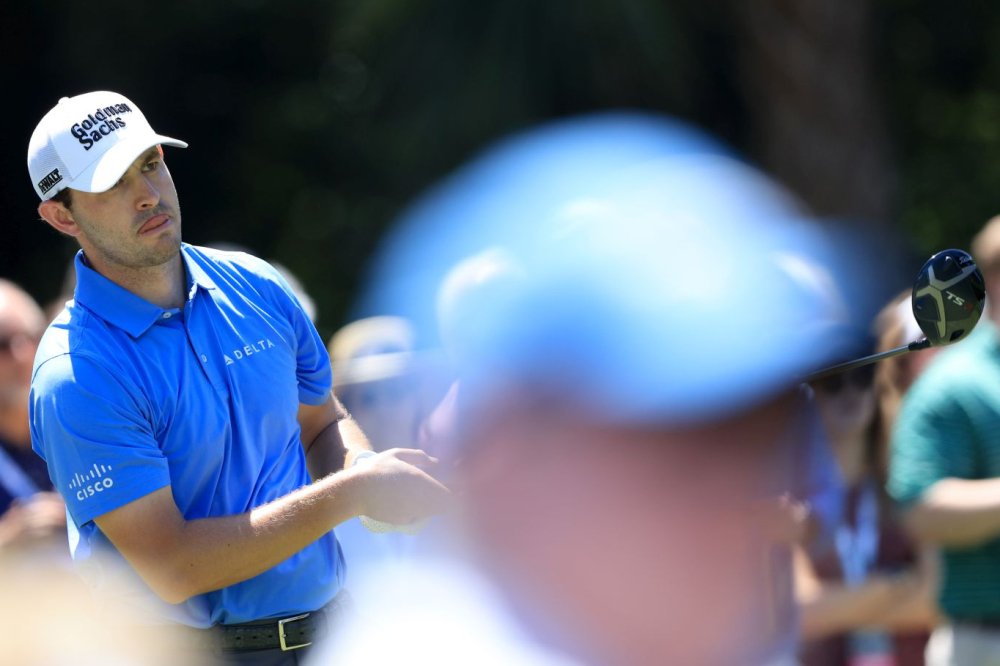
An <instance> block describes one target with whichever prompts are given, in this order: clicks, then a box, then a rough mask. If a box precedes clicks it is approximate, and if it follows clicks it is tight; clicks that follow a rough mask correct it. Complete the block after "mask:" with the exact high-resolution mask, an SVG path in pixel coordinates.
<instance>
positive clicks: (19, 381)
mask: <svg viewBox="0 0 1000 666" xmlns="http://www.w3.org/2000/svg"><path fill="white" fill-rule="evenodd" d="M44 328H45V321H44V319H43V316H42V312H41V310H40V309H39V308H38V306H37V305H36V304H35V303H34V302H33V301H32V300H31V299H30V298H29V297H28V296H27V295H26V294H24V293H22V292H21V291H19V290H16V289H13V288H11V287H9V286H7V285H0V408H6V407H8V406H15V405H19V404H21V403H23V404H25V405H26V404H27V400H28V391H29V389H30V387H31V364H32V362H33V361H34V358H35V349H36V348H37V347H38V340H39V338H40V337H41V334H42V330H43V329H44Z"/></svg>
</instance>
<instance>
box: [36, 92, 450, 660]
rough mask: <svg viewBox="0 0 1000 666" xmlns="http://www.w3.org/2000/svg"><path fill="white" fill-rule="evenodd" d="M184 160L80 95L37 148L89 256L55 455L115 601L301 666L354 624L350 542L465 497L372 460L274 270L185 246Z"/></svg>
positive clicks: (163, 141) (187, 640)
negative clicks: (316, 644)
mask: <svg viewBox="0 0 1000 666" xmlns="http://www.w3.org/2000/svg"><path fill="white" fill-rule="evenodd" d="M164 145H167V146H177V147H186V144H185V143H183V142H181V141H178V140H176V139H172V138H169V137H166V136H161V135H159V134H157V133H155V132H154V131H153V130H152V128H151V127H150V125H149V123H148V122H147V121H146V119H145V117H144V116H143V114H142V113H141V112H140V110H139V108H138V107H137V106H136V105H135V104H134V103H133V102H131V101H130V100H128V99H126V98H125V97H123V96H122V95H119V94H116V93H113V92H91V93H87V94H83V95H79V96H77V97H72V98H63V99H62V100H60V102H59V103H58V104H57V105H56V106H55V107H54V108H53V109H52V110H51V111H49V113H47V114H46V115H45V116H44V117H43V118H42V120H41V122H40V123H39V124H38V126H37V127H36V128H35V131H34V134H33V135H32V137H31V142H30V145H29V149H28V171H29V173H30V175H31V180H32V183H33V184H34V187H35V191H36V193H37V194H38V196H39V197H40V198H41V200H42V202H41V205H40V206H39V208H38V210H39V214H40V215H41V217H42V218H43V219H44V220H45V221H46V222H47V223H48V224H50V225H52V227H54V228H55V229H57V230H58V231H60V232H62V233H64V234H66V235H68V236H72V237H73V238H75V239H76V240H77V241H78V242H79V244H80V247H81V251H80V252H79V253H78V254H77V256H76V274H77V288H76V292H75V296H74V299H73V300H72V301H69V302H68V303H67V304H66V308H65V309H64V310H63V312H62V313H61V314H60V315H59V316H58V317H57V318H56V319H55V320H54V321H53V322H52V324H51V325H50V326H49V328H48V330H47V331H46V333H45V335H44V337H43V339H42V342H41V344H40V346H39V349H38V353H37V356H36V359H35V364H34V370H33V376H32V390H31V398H30V400H31V405H30V406H31V428H32V440H33V446H34V448H35V450H36V451H37V452H38V453H39V454H40V455H41V456H42V457H43V458H44V459H45V460H46V462H47V464H48V469H49V475H50V476H51V478H52V481H53V483H54V484H55V487H56V488H57V489H58V490H59V492H60V493H61V494H62V495H63V497H64V498H65V500H66V504H67V508H68V512H69V517H70V521H69V525H68V530H69V542H70V548H71V551H72V556H73V558H74V560H75V561H76V564H77V565H78V568H79V570H80V571H81V572H82V573H83V575H84V576H85V577H86V578H87V579H88V581H90V582H91V583H92V585H93V586H94V588H95V589H96V590H97V591H98V592H101V593H103V594H105V595H108V596H112V597H117V598H118V599H119V600H121V601H123V602H126V603H128V604H131V605H132V606H133V607H134V613H133V616H134V617H136V618H137V621H138V622H140V623H143V624H162V625H173V628H165V629H164V631H173V632H175V633H176V635H177V636H178V641H179V643H178V645H184V646H194V647H203V648H205V649H206V650H212V651H214V652H215V653H216V654H217V655H219V658H220V659H221V660H223V661H226V663H254V664H272V663H273V664H284V663H289V664H291V663H296V660H297V659H299V658H300V657H301V652H299V653H298V654H296V652H297V649H298V648H300V647H302V646H305V645H308V644H309V643H312V642H313V641H314V640H318V639H320V638H322V636H323V634H324V633H325V632H327V631H329V624H330V622H329V618H330V617H334V618H335V617H336V616H337V615H338V614H339V613H340V612H341V611H342V607H343V600H344V595H343V594H341V589H342V586H343V583H344V572H345V567H344V562H343V557H342V555H341V552H340V548H339V546H338V544H337V541H336V538H335V537H334V534H333V532H332V529H333V527H334V526H336V525H338V524H339V523H342V522H344V521H345V520H348V519H350V518H353V517H356V516H359V515H367V516H370V517H372V518H374V519H376V520H382V521H385V522H389V523H395V524H403V523H407V522H410V521H414V520H418V519H421V518H424V517H427V516H429V515H432V514H435V513H438V512H441V511H442V510H443V509H444V508H445V505H446V502H447V499H448V496H449V492H448V490H447V489H446V488H445V487H444V486H442V485H441V484H440V483H438V482H437V481H436V480H435V479H434V478H433V477H432V476H430V475H429V474H428V472H429V471H431V469H432V468H433V466H434V463H435V462H436V461H435V460H434V459H432V458H430V457H429V456H427V455H426V454H424V453H422V452H420V451H416V450H402V449H391V450H388V451H385V452H383V453H379V454H377V455H375V454H372V453H366V454H365V455H364V456H363V457H366V458H367V460H365V463H366V464H364V465H358V466H354V465H353V463H354V461H355V458H356V456H358V454H359V453H362V452H367V451H369V450H370V447H369V445H368V442H367V441H366V439H365V437H364V435H363V434H362V432H361V430H360V429H359V428H358V427H357V425H356V424H355V423H354V422H353V421H352V420H351V418H350V417H349V415H348V414H347V413H346V411H345V410H344V408H343V407H342V406H341V405H340V403H339V402H338V401H337V400H336V399H334V398H333V397H332V395H331V390H330V388H331V372H330V364H329V358H328V356H327V352H326V350H325V347H324V345H323V342H322V340H321V339H320V338H319V336H318V335H317V332H316V330H315V328H314V327H313V325H312V324H311V323H310V321H309V319H308V317H307V316H306V315H305V314H304V313H303V311H302V308H301V306H300V304H299V302H298V301H297V299H296V298H295V296H294V295H293V293H292V291H291V289H290V288H289V286H288V284H287V283H286V282H285V281H284V280H283V279H282V278H281V277H280V276H279V274H278V273H277V272H276V271H275V270H274V269H273V268H272V267H271V266H269V265H268V264H267V263H265V262H263V261H261V260H259V259H256V258H254V257H251V256H249V255H246V254H242V253H230V252H220V251H212V250H207V249H203V248H198V247H194V246H191V245H187V244H185V243H182V242H181V213H180V207H179V205H178V200H177V192H176V190H175V188H174V183H173V180H172V178H171V175H170V171H169V170H168V169H167V166H166V164H165V162H164V159H163V151H162V148H161V146H164ZM187 628H192V629H187Z"/></svg>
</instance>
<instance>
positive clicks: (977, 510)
mask: <svg viewBox="0 0 1000 666" xmlns="http://www.w3.org/2000/svg"><path fill="white" fill-rule="evenodd" d="M972 253H973V256H974V257H975V259H976V262H977V263H978V264H979V268H980V270H981V271H982V273H983V277H984V278H985V280H986V293H987V309H988V312H989V321H986V320H985V319H986V318H985V317H984V321H981V322H980V324H979V326H978V327H977V329H976V330H975V331H973V332H972V333H971V334H970V335H969V337H968V338H967V339H966V340H964V341H962V342H961V343H959V344H957V345H956V346H955V347H954V348H952V349H948V350H945V351H942V352H941V353H940V354H939V355H938V357H937V358H936V359H935V361H934V362H933V363H932V364H930V365H929V366H928V367H927V369H926V370H925V371H924V372H923V373H922V374H921V375H920V377H919V378H917V380H916V381H915V382H914V383H913V386H912V387H911V388H910V390H909V392H908V393H907V395H906V397H905V399H904V400H903V405H902V408H901V410H900V413H899V418H898V421H897V423H896V425H895V428H894V429H893V434H892V456H891V462H890V473H889V486H888V487H889V492H890V494H891V495H892V496H893V497H894V498H895V499H896V500H897V501H899V502H900V503H902V504H903V505H904V507H905V509H906V514H905V518H906V522H907V525H908V527H909V528H910V529H911V530H912V532H913V534H914V535H915V536H916V537H917V538H918V539H920V540H921V541H924V542H926V543H928V544H933V545H935V546H938V547H939V548H940V549H941V553H942V566H943V569H942V579H941V589H940V593H939V603H940V607H941V611H942V612H943V614H944V616H945V617H946V622H945V623H944V624H942V625H941V626H939V627H938V628H937V629H935V630H934V633H933V634H932V636H931V639H930V641H929V643H928V645H927V653H926V655H927V663H928V665H929V666H945V665H949V666H964V665H966V664H968V665H973V664H975V665H976V666H983V665H988V664H1000V478H998V477H1000V436H998V433H1000V338H998V334H1000V333H998V329H997V325H998V324H1000V309H998V308H996V307H995V304H996V303H997V302H998V299H1000V217H998V218H994V219H992V220H990V221H989V222H988V223H987V224H986V226H985V227H984V228H983V230H982V231H981V232H980V233H979V234H978V235H977V236H976V238H975V240H974V242H973V247H972Z"/></svg>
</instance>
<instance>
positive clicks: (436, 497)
mask: <svg viewBox="0 0 1000 666" xmlns="http://www.w3.org/2000/svg"><path fill="white" fill-rule="evenodd" d="M437 465H438V461H437V459H435V458H432V457H430V456H429V455H427V454H426V453H424V452H423V451H420V450H417V449H389V450H388V451H383V452H382V453H379V454H378V455H375V456H372V457H370V458H368V459H367V460H365V461H364V463H363V464H361V465H358V466H357V467H355V468H353V469H352V470H351V472H352V473H353V474H357V475H359V477H361V478H363V479H364V486H363V490H362V491H361V492H360V493H359V496H358V500H357V501H358V505H357V506H358V512H359V513H360V514H361V515H364V516H368V517H370V518H373V519H374V520H378V521H381V522H385V523H392V524H395V525H405V524H407V523H411V522H413V521H415V520H420V519H421V518H427V517H429V516H433V515H436V514H439V513H444V512H445V511H446V510H447V508H448V505H449V503H450V500H451V492H450V491H449V490H448V489H447V488H445V487H444V485H442V484H441V483H440V482H439V481H438V480H437V479H435V478H434V477H433V476H431V473H432V472H433V471H434V470H435V468H436V467H437Z"/></svg>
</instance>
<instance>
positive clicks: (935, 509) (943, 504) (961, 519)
mask: <svg viewBox="0 0 1000 666" xmlns="http://www.w3.org/2000/svg"><path fill="white" fill-rule="evenodd" d="M906 523H907V526H908V527H909V528H910V530H911V531H912V532H913V533H914V535H916V536H917V538H919V539H920V540H922V541H925V542H927V543H932V544H937V545H940V546H945V547H951V548H963V547H973V546H978V545H980V544H982V543H985V542H987V541H990V540H992V539H996V538H997V537H1000V479H981V480H968V479H954V478H950V479H942V480H941V481H938V482H937V483H935V484H934V485H933V486H931V487H930V488H928V489H927V490H926V491H925V492H924V494H923V496H922V497H921V498H920V500H919V501H918V502H917V504H916V505H915V506H914V507H913V508H912V509H910V511H909V513H908V514H907V516H906Z"/></svg>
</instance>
